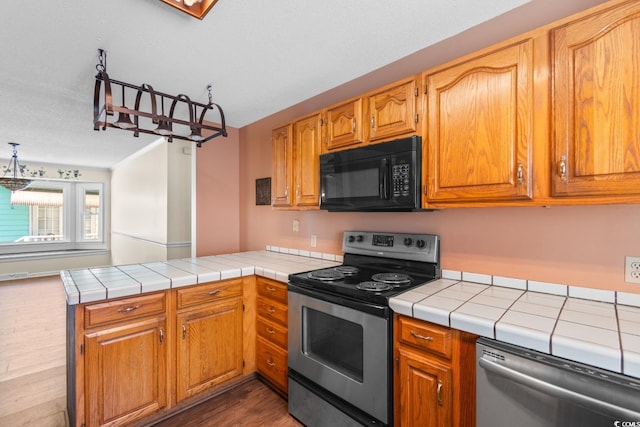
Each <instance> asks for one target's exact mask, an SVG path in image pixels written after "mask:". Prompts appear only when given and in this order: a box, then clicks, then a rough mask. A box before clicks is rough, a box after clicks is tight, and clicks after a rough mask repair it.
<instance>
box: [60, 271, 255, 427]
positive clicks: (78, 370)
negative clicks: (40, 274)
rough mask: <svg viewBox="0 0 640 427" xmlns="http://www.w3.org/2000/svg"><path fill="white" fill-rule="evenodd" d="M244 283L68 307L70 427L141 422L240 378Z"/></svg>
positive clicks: (208, 285) (235, 281) (229, 282)
mask: <svg viewBox="0 0 640 427" xmlns="http://www.w3.org/2000/svg"><path fill="white" fill-rule="evenodd" d="M244 280H245V279H242V278H238V279H230V280H223V281H219V282H211V283H206V284H202V285H196V286H189V287H184V288H177V289H169V290H166V291H160V292H155V293H149V294H144V295H138V296H133V297H125V298H120V299H112V300H108V301H104V302H96V303H87V304H79V305H75V306H68V307H67V332H68V340H69V342H68V348H67V365H68V381H67V382H68V387H67V394H68V397H67V409H68V413H69V418H70V421H71V425H72V426H75V427H81V426H83V427H93V426H109V427H115V426H122V425H130V424H135V423H143V422H146V421H147V420H149V419H153V418H154V416H155V417H158V416H162V415H164V414H167V413H170V412H171V411H173V410H174V409H179V407H180V406H181V405H182V406H184V405H185V404H186V405H188V404H189V402H190V401H189V400H188V399H190V398H193V399H196V400H197V399H198V398H199V397H198V396H200V398H201V396H206V393H207V392H215V388H216V387H218V386H223V385H226V384H228V383H229V382H230V381H232V380H240V379H241V377H242V375H243V367H244V352H245V347H246V348H250V349H251V350H250V351H249V353H250V354H251V356H250V357H252V358H253V348H255V342H254V341H255V339H254V338H252V339H251V345H248V346H245V343H244V342H243V339H244V337H243V318H244V312H243V285H244V284H245V282H244ZM246 280H251V282H247V283H252V281H253V278H251V279H246ZM183 402H184V403H183Z"/></svg>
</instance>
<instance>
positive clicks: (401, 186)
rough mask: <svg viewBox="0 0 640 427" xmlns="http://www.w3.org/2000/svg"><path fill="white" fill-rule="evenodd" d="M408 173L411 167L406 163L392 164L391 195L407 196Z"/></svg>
mask: <svg viewBox="0 0 640 427" xmlns="http://www.w3.org/2000/svg"><path fill="white" fill-rule="evenodd" d="M410 174H411V167H410V165H409V164H408V163H404V164H399V165H393V167H392V170H391V179H392V186H391V188H392V189H393V197H407V196H409V194H410V192H409V182H410V179H411V176H410Z"/></svg>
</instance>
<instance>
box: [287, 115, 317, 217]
mask: <svg viewBox="0 0 640 427" xmlns="http://www.w3.org/2000/svg"><path fill="white" fill-rule="evenodd" d="M320 135H321V126H320V115H319V114H315V115H313V116H310V117H307V118H305V119H301V120H298V121H297V122H295V124H294V142H293V146H294V163H295V169H294V171H295V172H294V181H295V185H296V188H295V198H294V199H295V204H296V206H306V207H318V206H319V204H320Z"/></svg>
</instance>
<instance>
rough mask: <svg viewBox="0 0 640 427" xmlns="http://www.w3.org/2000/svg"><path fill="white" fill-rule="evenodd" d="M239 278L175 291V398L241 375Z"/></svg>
mask: <svg viewBox="0 0 640 427" xmlns="http://www.w3.org/2000/svg"><path fill="white" fill-rule="evenodd" d="M242 318H243V315H242V279H231V280H226V281H221V282H212V283H208V284H204V285H200V286H193V287H189V288H185V289H179V290H178V291H177V313H176V331H177V334H178V337H177V352H176V359H177V390H176V392H177V401H178V402H180V401H182V400H184V399H186V398H189V397H192V396H194V395H197V394H199V393H202V392H203V391H206V390H208V389H210V388H212V387H214V386H216V385H218V384H221V383H223V382H225V381H227V380H230V379H232V378H235V377H238V376H240V375H242V367H243V354H242V350H243V343H242Z"/></svg>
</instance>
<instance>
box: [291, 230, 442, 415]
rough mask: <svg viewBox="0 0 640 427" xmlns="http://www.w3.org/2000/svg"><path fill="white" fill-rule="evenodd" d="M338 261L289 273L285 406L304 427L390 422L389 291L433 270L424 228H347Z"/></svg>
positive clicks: (431, 245) (436, 255)
mask: <svg viewBox="0 0 640 427" xmlns="http://www.w3.org/2000/svg"><path fill="white" fill-rule="evenodd" d="M342 248H343V252H344V261H343V265H341V266H338V267H334V268H326V269H320V270H314V271H310V272H305V273H300V274H292V275H290V276H289V285H288V290H289V412H290V413H291V414H292V415H293V416H294V417H296V418H297V419H299V420H300V421H301V422H303V423H304V424H305V425H307V426H309V427H315V426H331V427H336V426H351V425H372V426H373V425H375V426H390V425H392V424H393V371H392V360H393V357H392V351H393V348H392V347H393V345H392V344H393V338H392V332H393V328H392V316H391V309H390V308H389V298H390V297H391V296H393V295H397V294H398V293H400V292H404V291H406V290H407V289H410V288H412V287H415V286H418V285H421V284H423V283H426V282H428V281H431V280H433V279H436V278H438V277H440V240H439V237H438V236H435V235H429V234H402V233H383V232H359V231H350V232H345V233H344V235H343V242H342Z"/></svg>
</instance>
